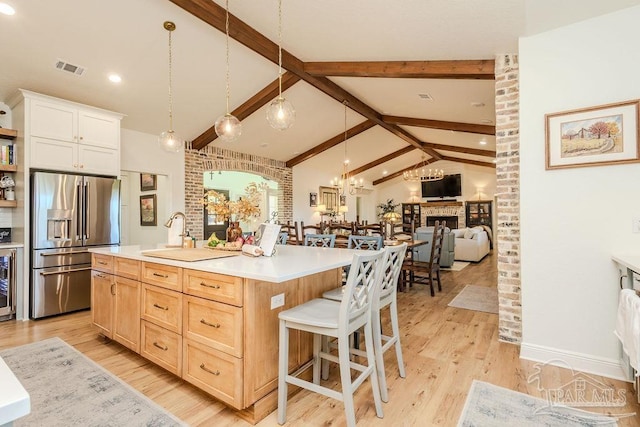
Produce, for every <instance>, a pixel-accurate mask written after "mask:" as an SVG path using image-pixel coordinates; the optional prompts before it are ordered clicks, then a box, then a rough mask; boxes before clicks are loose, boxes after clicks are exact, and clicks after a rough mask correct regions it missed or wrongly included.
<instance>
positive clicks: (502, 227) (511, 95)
mask: <svg viewBox="0 0 640 427" xmlns="http://www.w3.org/2000/svg"><path fill="white" fill-rule="evenodd" d="M495 64H496V65H495V73H496V98H495V101H496V158H497V164H496V196H497V206H496V210H497V248H498V298H499V325H498V327H499V332H498V333H499V339H500V340H501V341H506V342H512V343H520V342H521V341H522V306H521V299H520V295H521V294H520V286H521V279H520V132H519V131H520V119H519V109H520V93H519V67H518V56H517V55H515V54H507V55H498V56H497V57H496V61H495Z"/></svg>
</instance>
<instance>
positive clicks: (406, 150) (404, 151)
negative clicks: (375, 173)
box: [349, 145, 416, 176]
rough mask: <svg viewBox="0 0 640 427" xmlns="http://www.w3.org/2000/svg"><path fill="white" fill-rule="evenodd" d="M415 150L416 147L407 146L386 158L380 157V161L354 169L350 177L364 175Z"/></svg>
mask: <svg viewBox="0 0 640 427" xmlns="http://www.w3.org/2000/svg"><path fill="white" fill-rule="evenodd" d="M415 149H416V148H415V147H414V146H412V145H408V146H406V147H404V148H401V149H400V150H398V151H394V152H393V153H391V154H387V155H386V156H384V157H380V158H379V159H377V160H374V161H372V162H369V163H367V164H366V165H362V166H360V167H359V168H356V169H354V170H352V171H349V175H351V176H354V175H357V174H359V173H362V172H364V171H366V170H369V169H371V168H374V167H376V166H378V165H381V164H383V163H385V162H388V161H389V160H392V159H395V158H396V157H400V156H402V155H403V154H407V153H410V152H412V151H413V150H415Z"/></svg>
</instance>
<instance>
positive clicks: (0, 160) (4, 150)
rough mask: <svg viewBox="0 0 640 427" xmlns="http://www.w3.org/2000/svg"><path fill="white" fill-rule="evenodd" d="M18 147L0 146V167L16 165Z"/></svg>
mask: <svg viewBox="0 0 640 427" xmlns="http://www.w3.org/2000/svg"><path fill="white" fill-rule="evenodd" d="M16 159H17V156H16V145H15V144H8V145H0V165H15V164H16Z"/></svg>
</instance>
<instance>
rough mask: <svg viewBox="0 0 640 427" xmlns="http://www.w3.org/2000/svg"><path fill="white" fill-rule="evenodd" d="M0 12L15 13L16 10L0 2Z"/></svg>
mask: <svg viewBox="0 0 640 427" xmlns="http://www.w3.org/2000/svg"><path fill="white" fill-rule="evenodd" d="M0 13H2V14H3V15H15V14H16V10H15V9H14V8H12V7H11V6H9V5H8V4H6V3H0Z"/></svg>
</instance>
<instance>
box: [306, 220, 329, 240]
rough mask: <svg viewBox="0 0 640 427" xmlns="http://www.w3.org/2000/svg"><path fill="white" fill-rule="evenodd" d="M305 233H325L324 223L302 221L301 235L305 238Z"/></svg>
mask: <svg viewBox="0 0 640 427" xmlns="http://www.w3.org/2000/svg"><path fill="white" fill-rule="evenodd" d="M305 234H325V233H324V223H323V222H320V223H319V224H314V225H304V221H300V237H302V238H304V236H305Z"/></svg>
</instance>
